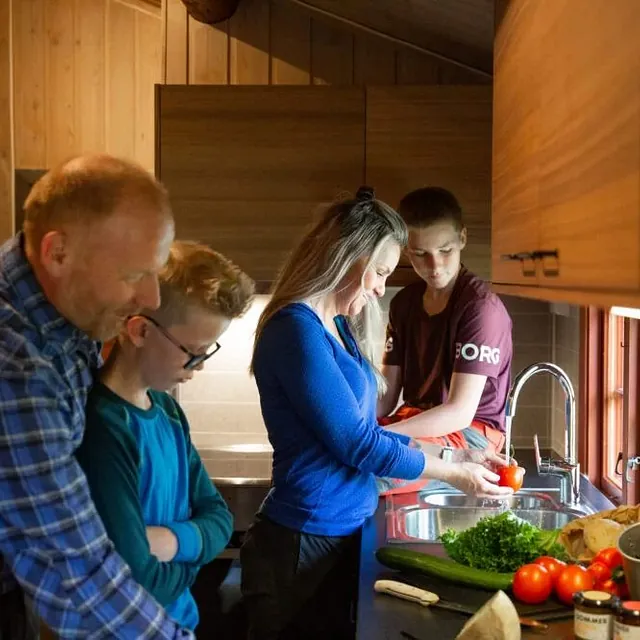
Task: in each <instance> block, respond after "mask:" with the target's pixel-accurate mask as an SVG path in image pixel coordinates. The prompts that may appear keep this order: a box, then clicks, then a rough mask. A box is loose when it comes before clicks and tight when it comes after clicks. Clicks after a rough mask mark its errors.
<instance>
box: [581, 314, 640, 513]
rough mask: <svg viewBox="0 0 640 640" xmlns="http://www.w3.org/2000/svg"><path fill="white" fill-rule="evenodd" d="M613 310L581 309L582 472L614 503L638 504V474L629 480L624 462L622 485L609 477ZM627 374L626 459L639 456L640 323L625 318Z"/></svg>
mask: <svg viewBox="0 0 640 640" xmlns="http://www.w3.org/2000/svg"><path fill="white" fill-rule="evenodd" d="M609 318H614V319H615V320H616V321H617V317H616V316H611V315H610V312H609V310H608V309H607V310H601V309H596V308H593V307H585V308H583V309H582V310H581V363H580V396H579V402H580V416H579V429H580V437H579V450H578V457H579V460H580V464H581V469H582V472H583V473H585V474H586V475H587V477H588V478H589V480H590V481H591V482H592V483H593V484H594V485H595V486H596V487H598V488H599V489H600V490H601V491H603V492H604V493H605V494H607V495H608V496H609V497H610V498H611V499H612V500H613V501H614V502H617V503H629V504H637V503H638V502H640V471H636V472H635V473H634V474H633V475H632V482H627V480H626V477H625V474H624V464H623V469H622V471H623V473H622V481H621V486H617V485H616V484H615V483H614V482H612V481H611V480H610V479H609V478H608V477H607V475H606V473H605V472H606V465H605V460H606V455H607V451H606V446H605V441H606V438H607V436H608V429H609V428H611V427H610V425H609V421H608V417H609V416H608V406H607V392H608V391H610V385H609V382H608V379H607V378H608V375H607V374H608V366H607V357H608V351H609V349H608V342H609V340H608V333H609V327H610V324H609V322H610V321H609ZM623 326H624V334H623V341H624V344H625V348H624V364H623V366H624V370H625V371H626V372H628V373H627V379H626V381H625V385H624V396H623V408H622V446H621V451H622V455H623V460H624V461H626V459H627V457H628V456H631V455H636V454H640V451H638V449H637V447H638V445H640V439H639V438H638V434H637V430H638V419H639V418H640V393H639V392H638V384H639V383H640V370H639V367H640V328H639V327H640V323H639V321H638V320H633V319H629V318H624V320H623Z"/></svg>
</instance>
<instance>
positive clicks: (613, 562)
mask: <svg viewBox="0 0 640 640" xmlns="http://www.w3.org/2000/svg"><path fill="white" fill-rule="evenodd" d="M593 562H602V563H603V564H606V565H607V567H609V569H615V568H616V567H619V566H620V565H622V554H621V553H620V552H619V551H618V550H617V549H616V548H615V547H607V548H606V549H601V550H600V551H598V553H597V554H596V557H595V558H594V559H593Z"/></svg>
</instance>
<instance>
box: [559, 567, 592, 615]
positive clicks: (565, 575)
mask: <svg viewBox="0 0 640 640" xmlns="http://www.w3.org/2000/svg"><path fill="white" fill-rule="evenodd" d="M594 584H595V581H594V579H593V576H592V575H591V574H590V573H589V572H588V571H587V570H586V569H585V568H584V567H581V566H580V565H577V564H570V565H568V566H566V567H565V568H564V569H563V570H562V571H561V572H560V575H559V576H558V579H557V580H556V584H555V587H556V595H557V596H558V598H559V599H560V601H561V602H564V604H568V605H571V604H573V594H574V593H576V592H577V591H585V590H586V589H593V585H594Z"/></svg>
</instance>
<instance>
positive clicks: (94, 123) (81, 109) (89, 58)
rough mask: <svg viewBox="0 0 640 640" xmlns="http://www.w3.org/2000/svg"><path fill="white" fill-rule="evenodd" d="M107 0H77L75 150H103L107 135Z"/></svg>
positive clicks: (74, 72)
mask: <svg viewBox="0 0 640 640" xmlns="http://www.w3.org/2000/svg"><path fill="white" fill-rule="evenodd" d="M105 21H106V2H105V0H76V7H75V25H74V31H75V39H74V45H75V51H74V61H73V62H74V68H73V74H74V81H75V86H74V101H75V104H76V108H75V117H76V122H77V124H76V140H77V145H76V146H77V148H76V153H79V152H100V151H104V149H105V146H106V141H105V136H106V127H105V106H106V104H105V102H106V95H105V83H106V72H105V57H106V43H105Z"/></svg>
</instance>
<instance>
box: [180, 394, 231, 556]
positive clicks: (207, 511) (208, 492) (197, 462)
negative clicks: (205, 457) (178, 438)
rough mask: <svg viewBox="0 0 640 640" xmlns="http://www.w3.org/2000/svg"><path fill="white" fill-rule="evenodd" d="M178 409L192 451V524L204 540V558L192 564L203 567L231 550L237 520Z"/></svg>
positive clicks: (190, 474) (190, 496)
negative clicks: (226, 549)
mask: <svg viewBox="0 0 640 640" xmlns="http://www.w3.org/2000/svg"><path fill="white" fill-rule="evenodd" d="M174 402H175V401H174ZM175 408H176V409H177V411H178V414H179V416H180V421H181V422H182V425H183V427H184V430H185V435H186V439H187V449H188V451H189V498H190V503H191V519H190V520H189V524H192V525H195V526H196V527H197V528H198V530H199V532H200V535H201V538H202V549H201V551H200V554H199V556H198V557H197V558H196V559H194V560H192V561H194V562H197V563H198V564H199V565H203V564H207V563H208V562H211V561H212V560H213V559H214V558H215V557H216V556H217V555H218V554H220V552H221V551H223V550H224V548H225V547H226V546H227V544H228V542H229V540H230V539H231V534H232V533H233V516H232V515H231V512H230V511H229V508H228V507H227V504H226V503H225V501H224V499H223V498H222V496H221V495H220V493H219V492H218V490H217V489H216V487H215V485H214V484H213V482H211V479H210V478H209V474H208V473H207V471H206V469H205V468H204V465H203V464H202V460H201V459H200V455H199V454H198V452H197V451H196V448H195V447H194V446H193V443H192V442H191V437H190V436H189V424H188V422H187V418H186V416H185V415H184V413H183V412H182V409H181V408H180V407H179V406H178V404H177V403H175ZM179 524H187V523H179ZM174 532H175V531H174ZM176 535H177V534H176ZM189 535H190V534H189ZM178 538H179V542H180V541H181V539H180V537H179V536H178Z"/></svg>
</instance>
